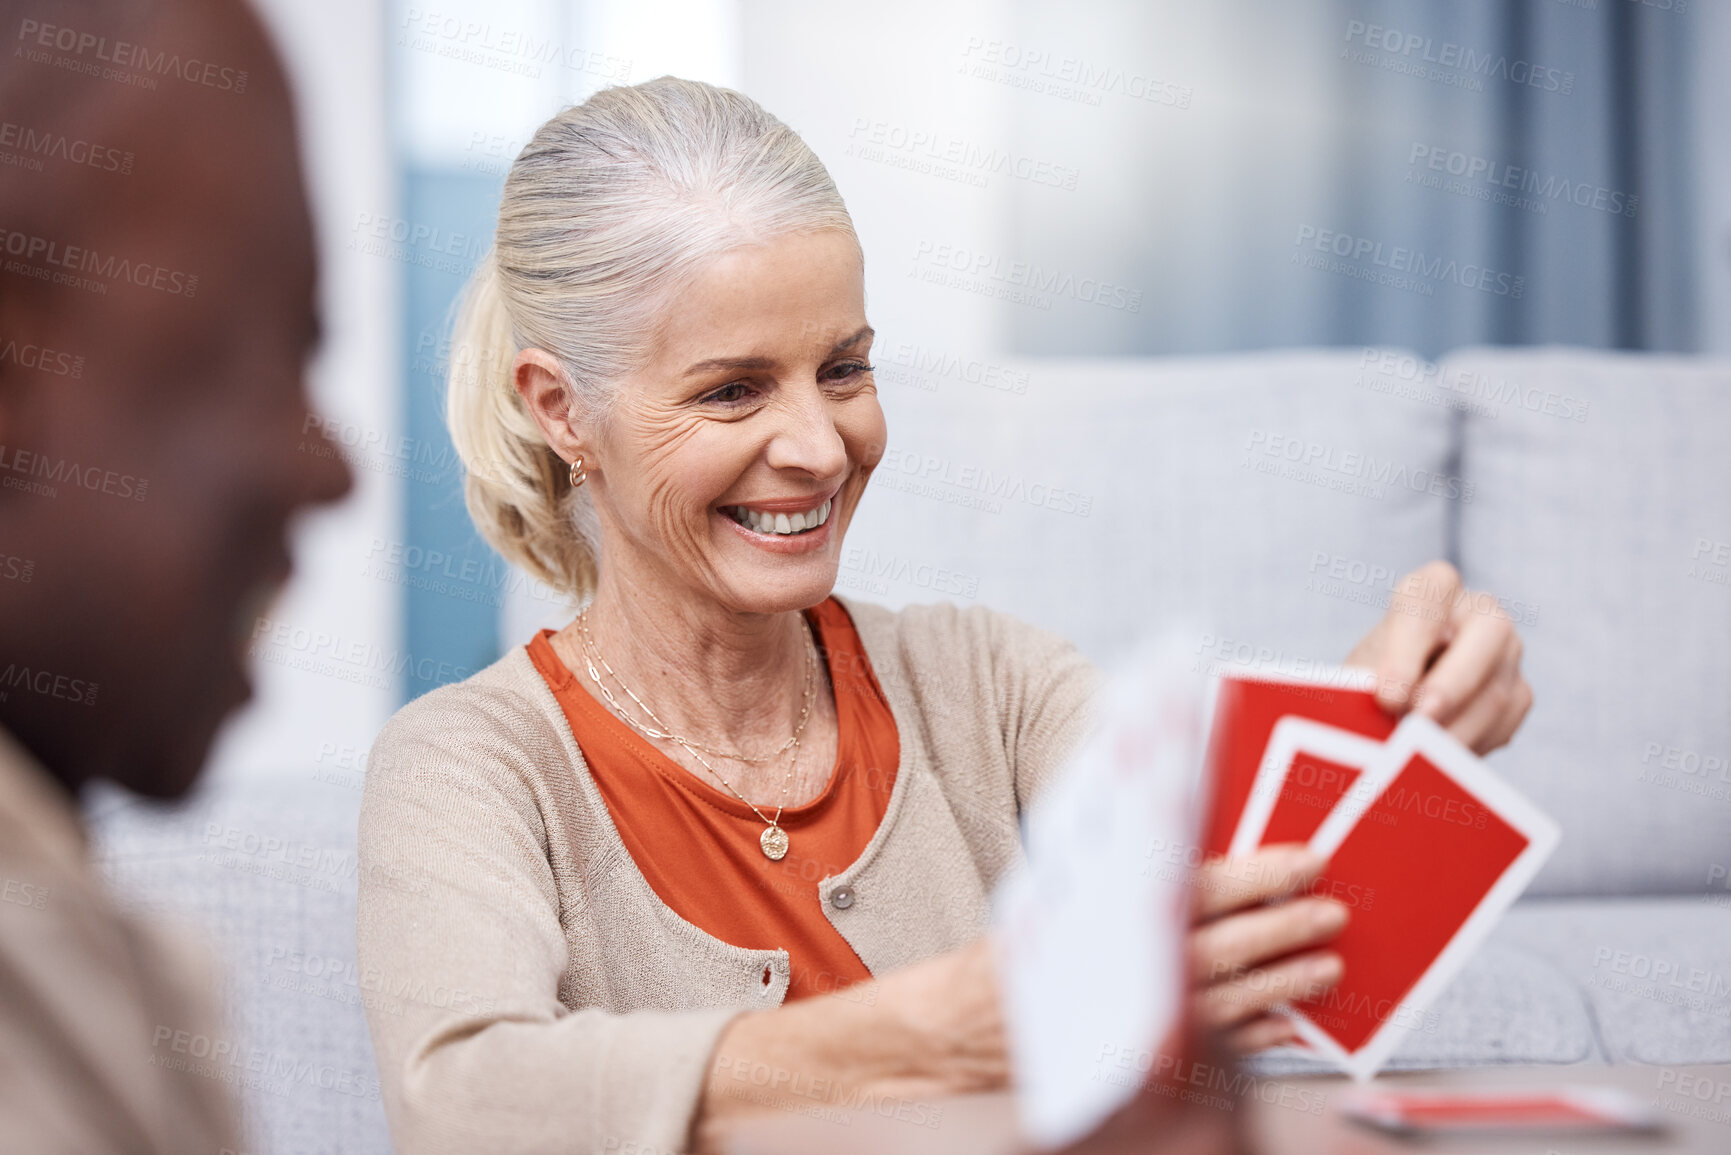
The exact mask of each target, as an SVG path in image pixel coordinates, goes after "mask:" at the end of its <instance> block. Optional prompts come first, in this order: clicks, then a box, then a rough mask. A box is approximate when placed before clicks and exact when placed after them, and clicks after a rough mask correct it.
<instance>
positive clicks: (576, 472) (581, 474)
mask: <svg viewBox="0 0 1731 1155" xmlns="http://www.w3.org/2000/svg"><path fill="white" fill-rule="evenodd" d="M567 476H568V477H570V478H571V488H572V489H576V488H577V487H578V486H580V485H582V484H583V483H584V482H585V481H587V480H588V479H589V471H588V470H587V469H584V468H583V455H582V454H581V453H579V454H578V455H577V460H576V461H573V462H572V463H571V472H570V473H569V474H567Z"/></svg>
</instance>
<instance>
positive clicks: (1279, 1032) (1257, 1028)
mask: <svg viewBox="0 0 1731 1155" xmlns="http://www.w3.org/2000/svg"><path fill="white" fill-rule="evenodd" d="M1297 1038H1298V1028H1297V1027H1295V1026H1293V1025H1292V1020H1291V1019H1289V1018H1287V1017H1286V1016H1285V1015H1261V1016H1258V1017H1257V1018H1254V1019H1251V1020H1250V1021H1249V1022H1248V1023H1243V1024H1241V1025H1239V1026H1236V1027H1233V1028H1232V1029H1231V1030H1230V1031H1228V1032H1227V1034H1226V1045H1227V1046H1228V1047H1230V1048H1231V1049H1232V1050H1233V1051H1234V1052H1236V1053H1237V1054H1240V1055H1254V1054H1255V1053H1256V1052H1257V1051H1266V1050H1267V1049H1268V1048H1270V1047H1278V1046H1280V1045H1281V1044H1282V1043H1290V1042H1293V1041H1295V1040H1296V1039H1297Z"/></svg>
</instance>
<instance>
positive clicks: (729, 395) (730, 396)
mask: <svg viewBox="0 0 1731 1155" xmlns="http://www.w3.org/2000/svg"><path fill="white" fill-rule="evenodd" d="M750 394H751V387H750V386H748V385H746V384H745V383H744V382H743V381H735V382H733V383H732V384H730V385H723V386H722V387H721V388H719V389H717V390H716V391H715V392H713V393H711V394H710V395H709V396H708V397H706V398H704V400H706V401H717V402H720V403H721V404H723V405H737V404H739V403H740V402H741V401H744V400H745V399H746V398H747V397H748V396H750Z"/></svg>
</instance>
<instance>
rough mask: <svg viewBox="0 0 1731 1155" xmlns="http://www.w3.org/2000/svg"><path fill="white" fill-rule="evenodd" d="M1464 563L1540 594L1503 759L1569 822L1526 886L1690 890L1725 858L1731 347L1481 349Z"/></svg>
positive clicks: (1446, 384) (1453, 379)
mask: <svg viewBox="0 0 1731 1155" xmlns="http://www.w3.org/2000/svg"><path fill="white" fill-rule="evenodd" d="M1441 378H1442V381H1441V385H1442V388H1443V389H1444V390H1445V391H1446V392H1448V393H1449V394H1450V395H1451V396H1454V397H1456V398H1460V399H1463V400H1465V401H1467V402H1468V403H1469V405H1468V411H1467V417H1466V423H1465V436H1464V438H1463V445H1462V454H1463V456H1462V466H1461V468H1462V472H1463V473H1464V474H1465V475H1466V476H1468V477H1470V478H1472V479H1473V481H1474V482H1475V483H1476V487H1477V490H1476V495H1475V497H1474V499H1473V501H1472V502H1471V503H1470V504H1467V505H1463V506H1462V507H1461V524H1460V558H1461V566H1462V570H1463V572H1464V574H1465V575H1466V577H1467V579H1468V581H1469V582H1470V583H1472V584H1474V585H1476V586H1480V587H1483V588H1485V589H1488V590H1492V591H1495V592H1496V593H1498V594H1499V595H1502V596H1503V597H1504V598H1505V600H1506V601H1508V602H1510V603H1511V604H1513V603H1520V604H1522V605H1524V606H1526V607H1528V608H1529V610H1530V615H1529V616H1530V617H1531V618H1532V620H1531V621H1528V622H1527V623H1526V624H1524V625H1523V626H1522V633H1523V635H1524V637H1525V640H1526V660H1525V661H1526V668H1527V676H1528V679H1529V680H1530V681H1531V682H1532V685H1533V689H1534V694H1535V704H1534V708H1533V713H1532V715H1531V717H1530V719H1529V720H1528V723H1527V725H1526V727H1525V728H1524V729H1523V731H1522V732H1521V733H1520V734H1519V735H1518V736H1517V737H1516V739H1515V741H1514V742H1513V743H1512V744H1511V745H1510V746H1509V747H1508V749H1507V750H1505V751H1502V752H1500V753H1499V754H1497V755H1495V756H1494V757H1493V764H1494V765H1496V766H1497V767H1498V769H1499V770H1501V772H1502V773H1504V774H1505V775H1507V776H1508V778H1509V779H1510V780H1511V781H1513V782H1514V783H1515V784H1516V785H1517V786H1518V787H1519V788H1520V789H1522V790H1523V791H1524V792H1525V793H1527V794H1528V795H1529V796H1530V797H1531V798H1532V799H1533V800H1534V801H1535V802H1537V803H1538V804H1539V805H1540V806H1542V807H1543V808H1544V809H1545V810H1546V811H1547V812H1549V813H1550V814H1551V815H1552V816H1553V817H1554V818H1556V819H1557V821H1558V822H1559V823H1560V824H1561V825H1562V828H1563V841H1562V844H1561V845H1560V846H1559V847H1558V849H1557V852H1556V854H1555V855H1554V856H1553V858H1552V860H1551V863H1550V865H1549V866H1548V867H1547V868H1546V870H1545V872H1544V874H1543V875H1542V876H1541V877H1540V879H1539V880H1538V882H1537V883H1536V884H1535V887H1534V890H1535V892H1536V893H1551V894H1647V893H1690V892H1695V893H1699V892H1701V891H1702V890H1704V889H1705V888H1707V887H1708V886H1709V885H1712V886H1715V887H1717V888H1723V887H1724V886H1725V884H1726V874H1727V868H1728V867H1731V362H1728V361H1722V360H1720V361H1714V360H1707V359H1701V358H1683V357H1671V356H1655V355H1647V354H1616V353H1602V352H1589V351H1584V350H1573V349H1501V350H1498V349H1469V350H1463V351H1461V352H1459V353H1456V354H1453V355H1451V356H1450V357H1449V358H1447V360H1446V361H1445V362H1444V364H1443V365H1442V370H1441Z"/></svg>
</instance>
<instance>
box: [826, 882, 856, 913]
mask: <svg viewBox="0 0 1731 1155" xmlns="http://www.w3.org/2000/svg"><path fill="white" fill-rule="evenodd" d="M829 903H830V905H831V906H833V907H835V908H836V909H837V910H846V909H847V908H848V907H850V906H852V905H853V887H851V886H838V887H836V888H835V889H834V890H832V891H830V892H829Z"/></svg>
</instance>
